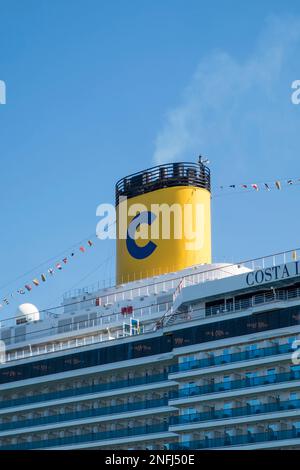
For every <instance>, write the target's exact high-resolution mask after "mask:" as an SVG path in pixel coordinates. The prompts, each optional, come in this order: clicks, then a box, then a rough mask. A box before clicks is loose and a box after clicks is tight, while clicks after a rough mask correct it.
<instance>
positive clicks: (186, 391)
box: [170, 370, 300, 400]
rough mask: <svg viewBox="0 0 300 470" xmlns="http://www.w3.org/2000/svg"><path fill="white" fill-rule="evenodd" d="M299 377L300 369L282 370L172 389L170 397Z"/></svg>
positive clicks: (183, 396) (271, 382)
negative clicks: (277, 372)
mask: <svg viewBox="0 0 300 470" xmlns="http://www.w3.org/2000/svg"><path fill="white" fill-rule="evenodd" d="M299 379H300V370H296V371H291V372H282V373H279V374H272V375H263V376H260V377H251V378H244V379H239V380H230V381H228V382H219V383H210V384H205V385H195V386H191V387H188V388H184V389H181V390H172V391H170V398H171V399H173V400H174V399H178V398H188V397H192V396H198V395H204V394H207V393H214V392H224V391H227V390H237V389H241V388H248V387H257V386H259V385H269V384H274V383H280V382H288V381H290V380H299Z"/></svg>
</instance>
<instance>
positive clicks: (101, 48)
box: [0, 0, 300, 314]
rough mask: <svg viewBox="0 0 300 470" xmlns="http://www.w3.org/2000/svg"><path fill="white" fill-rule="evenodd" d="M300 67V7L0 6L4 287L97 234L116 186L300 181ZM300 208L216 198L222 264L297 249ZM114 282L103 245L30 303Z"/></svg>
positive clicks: (280, 201)
mask: <svg viewBox="0 0 300 470" xmlns="http://www.w3.org/2000/svg"><path fill="white" fill-rule="evenodd" d="M299 57H300V5H299V2H298V1H296V0H295V1H292V0H290V1H276V0H272V1H268V0H264V1H263V2H261V1H257V0H256V1H253V2H248V3H244V2H240V1H233V0H227V1H226V2H223V1H216V2H209V1H199V0H198V1H193V0H189V1H183V0H181V1H179V0H164V1H158V0H152V1H145V0H142V1H141V0H139V1H136V0H131V1H130V2H129V1H127V2H125V1H117V0H114V1H100V0H85V1H82V0H73V1H71V0H68V1H67V0H51V1H50V0H26V1H21V0H19V1H16V0H7V1H6V0H0V80H4V81H5V82H6V86H7V104H6V105H5V106H0V164H1V186H0V210H1V233H0V240H1V243H0V262H1V271H0V286H3V285H6V284H8V282H10V281H11V280H13V279H15V278H17V277H18V276H19V275H22V273H25V272H26V271H29V270H31V269H32V268H33V267H34V266H37V265H38V264H40V263H44V262H45V261H46V260H47V259H48V258H51V257H52V256H55V255H56V254H58V253H60V252H62V251H64V250H65V249H66V248H68V247H69V246H71V245H72V244H74V243H76V242H77V241H79V240H81V239H83V238H85V237H87V236H88V235H89V234H91V233H93V232H94V231H95V227H96V223H97V218H96V216H95V211H96V207H97V205H98V204H100V203H102V202H113V200H114V184H115V182H116V180H117V179H119V178H120V177H122V176H124V175H126V174H129V173H131V172H135V171H138V170H140V169H143V168H144V167H148V166H152V165H153V164H154V163H156V162H164V161H171V160H172V159H177V160H191V161H193V160H194V159H195V158H196V156H197V155H198V154H199V153H203V154H204V155H206V156H207V157H208V158H209V159H210V162H211V164H210V167H211V171H212V178H213V186H214V187H217V186H219V185H222V184H224V185H226V184H227V185H229V184H233V183H243V182H246V183H249V182H250V183H251V182H260V181H265V180H266V181H270V180H273V179H274V180H275V179H278V178H279V179H280V178H282V179H283V180H284V179H287V178H290V177H291V178H293V177H299V178H300V159H299V137H298V136H299V130H300V128H299V125H300V106H295V105H292V104H291V99H290V95H291V83H292V82H293V81H294V80H296V79H300V67H299ZM299 194H300V187H296V186H295V187H290V188H287V189H285V190H282V191H281V192H280V191H271V192H270V193H267V192H265V191H261V192H258V193H245V194H233V195H224V196H222V197H216V198H213V200H212V210H213V256H214V260H215V261H230V262H231V261H239V260H242V259H248V258H251V257H256V256H261V255H264V254H269V253H273V252H277V251H282V250H289V249H292V248H295V247H298V246H300V241H299V233H300V221H299V217H298V202H299ZM65 253H66V254H68V250H66V251H65ZM108 258H109V260H107V259H108ZM59 259H60V258H59V257H58V260H59ZM105 260H106V262H104V261H105ZM103 263H104V264H103ZM101 264H102V265H101ZM45 267H47V263H46V264H45V266H43V267H42V268H41V269H37V270H36V271H34V272H33V273H32V274H33V276H32V274H30V275H29V276H25V277H24V278H21V279H20V280H18V281H17V282H13V283H11V284H10V285H8V286H7V287H6V288H3V289H1V288H0V294H1V296H4V295H5V294H6V293H9V292H10V291H11V290H14V289H16V288H19V287H20V286H22V285H23V284H24V283H25V281H27V280H30V279H31V278H32V277H34V275H38V274H40V272H43V270H44V268H45ZM113 274H114V243H113V242H111V241H107V242H103V241H102V242H100V241H99V242H97V244H96V246H95V247H93V249H91V250H89V251H88V252H87V253H86V255H85V256H81V257H78V259H77V260H74V261H73V262H72V264H71V263H70V264H69V265H68V266H66V268H65V270H64V271H63V272H61V273H59V274H57V276H56V277H55V278H53V279H52V280H51V281H49V282H48V283H47V284H45V285H44V286H43V287H39V288H37V289H35V290H34V291H33V292H32V293H31V294H29V295H27V296H26V300H27V301H30V302H33V303H37V304H38V306H39V307H46V306H52V305H56V304H57V303H58V302H59V299H60V295H61V294H62V293H63V292H64V291H66V290H68V289H70V288H72V287H75V286H76V287H77V286H80V285H85V284H89V283H91V282H93V281H95V280H96V279H103V278H108V277H109V276H113ZM84 278H85V279H84ZM21 300H22V301H24V300H25V296H24V297H22V299H21ZM15 305H16V304H15V303H12V305H11V306H10V307H8V308H6V309H5V311H6V313H8V314H9V313H10V312H11V313H13V311H14V308H15Z"/></svg>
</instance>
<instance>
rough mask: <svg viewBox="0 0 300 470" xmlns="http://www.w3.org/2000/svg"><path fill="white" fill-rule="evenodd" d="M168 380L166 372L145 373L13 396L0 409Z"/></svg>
mask: <svg viewBox="0 0 300 470" xmlns="http://www.w3.org/2000/svg"><path fill="white" fill-rule="evenodd" d="M165 380H168V374H167V373H166V374H156V375H147V376H144V377H136V378H132V379H124V380H119V381H118V382H112V383H104V384H98V385H89V386H85V387H80V388H69V389H67V390H61V391H57V392H49V393H41V394H39V395H33V396H30V397H22V398H14V399H11V400H5V401H2V402H0V409H2V408H8V407H13V406H20V405H28V404H31V403H39V402H43V401H49V400H59V399H60V398H66V397H75V396H78V395H86V394H90V393H99V392H105V391H109V390H117V389H120V388H127V387H134V386H138V385H146V384H151V383H155V382H162V381H165Z"/></svg>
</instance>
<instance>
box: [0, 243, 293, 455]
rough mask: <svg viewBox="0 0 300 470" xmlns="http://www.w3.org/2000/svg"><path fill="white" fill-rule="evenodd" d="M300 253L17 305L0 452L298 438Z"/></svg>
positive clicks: (6, 337) (2, 387)
mask: <svg viewBox="0 0 300 470" xmlns="http://www.w3.org/2000/svg"><path fill="white" fill-rule="evenodd" d="M298 255H299V253H298V252H297V251H292V252H289V253H284V254H281V255H279V256H274V257H268V258H261V259H259V260H254V261H250V262H246V263H240V264H235V265H231V264H224V263H223V264H214V265H202V266H194V267H192V268H188V269H186V270H184V271H180V272H176V273H169V274H166V275H162V276H157V277H155V278H148V279H144V280H141V281H136V282H132V283H128V284H126V285H119V286H118V287H110V288H105V289H98V288H94V287H93V288H91V289H88V288H87V289H84V290H82V291H79V292H75V293H69V294H67V295H66V296H65V298H64V302H63V313H59V310H58V311H56V310H53V311H45V312H43V311H41V312H39V311H38V310H37V309H36V307H34V306H30V304H27V305H26V306H24V305H23V306H22V307H20V309H19V310H18V312H17V315H16V316H15V317H12V318H11V319H9V320H7V321H5V322H3V324H2V325H1V330H0V333H1V339H2V340H3V341H4V342H5V343H6V363H5V364H2V365H1V366H0V393H1V402H0V448H2V449H4V448H5V449H30V448H43V449H44V448H50V449H73V448H80V449H83V448H107V449H110V448H111V449H142V448H153V449H154V448H157V449H164V448H166V449H171V450H176V449H181V448H192V449H193V448H199V449H202V448H245V449H251V448H297V447H300V366H299V365H297V364H296V363H294V362H293V359H292V353H293V351H294V349H293V347H295V340H296V339H297V338H298V335H299V331H300V326H299V325H300V264H299V262H298V261H297V259H298Z"/></svg>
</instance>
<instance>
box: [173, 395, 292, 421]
mask: <svg viewBox="0 0 300 470" xmlns="http://www.w3.org/2000/svg"><path fill="white" fill-rule="evenodd" d="M295 409H300V400H288V401H278V402H275V403H262V404H258V405H246V406H243V407H239V408H231V409H222V410H211V411H207V412H203V413H192V414H186V415H181V416H171V417H170V425H171V426H176V425H180V424H194V423H198V422H203V421H211V420H214V421H215V420H217V419H231V418H235V417H238V416H251V415H256V414H260V413H272V412H276V411H289V410H295Z"/></svg>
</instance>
